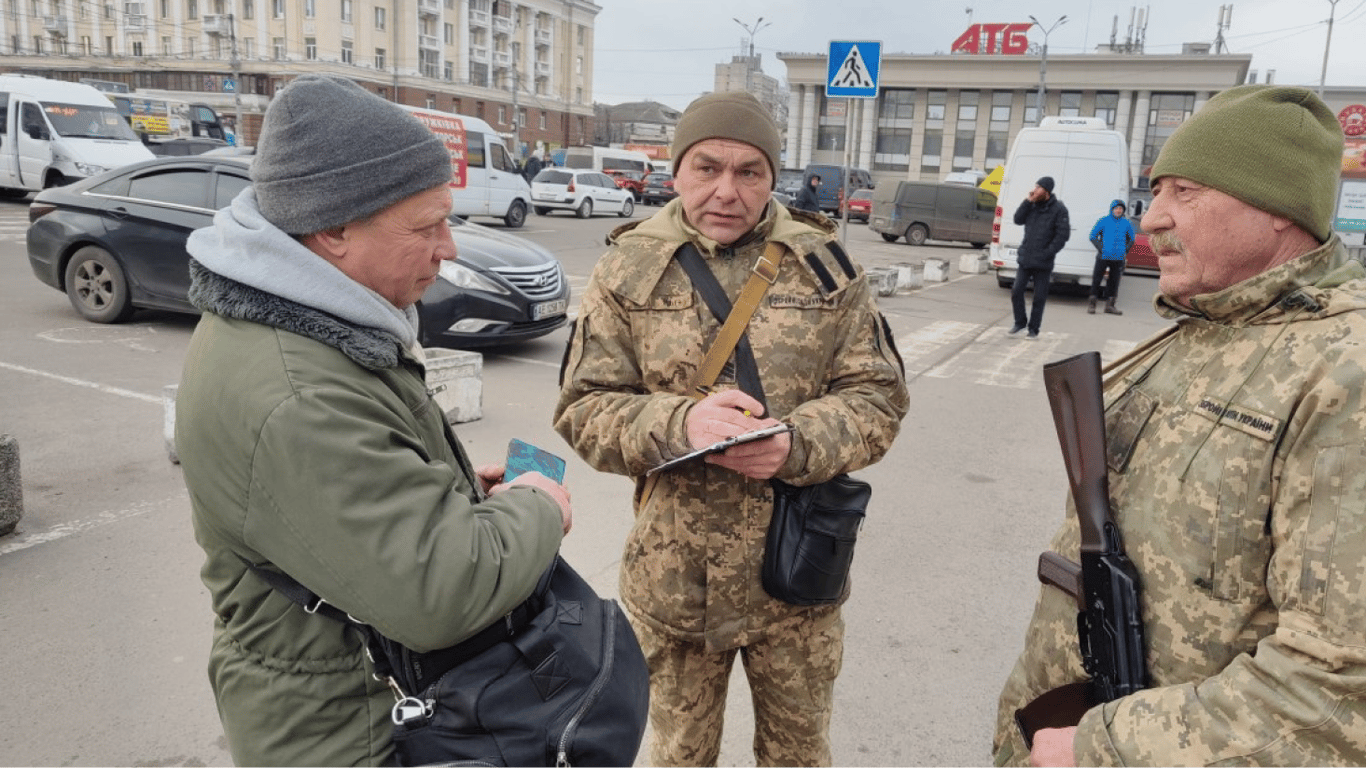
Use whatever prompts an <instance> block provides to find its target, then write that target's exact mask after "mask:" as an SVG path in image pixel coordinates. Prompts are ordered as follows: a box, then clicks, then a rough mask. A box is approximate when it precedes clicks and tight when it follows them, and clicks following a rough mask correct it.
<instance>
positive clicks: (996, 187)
mask: <svg viewBox="0 0 1366 768" xmlns="http://www.w3.org/2000/svg"><path fill="white" fill-rule="evenodd" d="M1005 175H1006V167H1005V166H1004V165H998V166H996V168H995V170H993V171H992V172H991V173H988V174H987V177H986V178H985V179H982V183H981V184H978V185H977V186H979V187H981V188H982V189H985V190H988V191H990V192H992V193H993V194H995V195H996V196H997V197H1000V196H1001V179H1003V178H1005Z"/></svg>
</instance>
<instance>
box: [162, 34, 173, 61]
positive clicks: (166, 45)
mask: <svg viewBox="0 0 1366 768" xmlns="http://www.w3.org/2000/svg"><path fill="white" fill-rule="evenodd" d="M171 53H172V51H171V37H170V35H162V37H161V55H162V56H170V55H171Z"/></svg>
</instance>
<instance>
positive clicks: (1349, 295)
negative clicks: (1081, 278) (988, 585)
mask: <svg viewBox="0 0 1366 768" xmlns="http://www.w3.org/2000/svg"><path fill="white" fill-rule="evenodd" d="M1191 304H1192V306H1193V307H1194V310H1193V311H1192V310H1184V309H1180V308H1178V307H1177V306H1175V305H1174V304H1171V303H1169V302H1167V301H1165V300H1164V299H1161V298H1159V299H1158V301H1157V306H1158V311H1159V312H1160V313H1162V314H1163V315H1164V316H1166V317H1170V318H1174V319H1176V320H1177V325H1176V326H1175V327H1174V328H1172V329H1170V330H1169V331H1167V332H1165V333H1162V334H1159V335H1158V336H1157V337H1155V338H1153V339H1152V340H1150V341H1148V342H1146V343H1145V344H1143V345H1141V346H1140V347H1139V348H1137V349H1135V350H1134V351H1133V352H1132V353H1130V354H1129V355H1127V356H1125V357H1124V358H1123V359H1121V360H1118V361H1116V362H1115V363H1114V364H1112V365H1111V366H1109V368H1108V369H1107V371H1106V374H1107V375H1106V383H1105V401H1106V427H1107V440H1108V446H1107V458H1108V461H1109V467H1110V495H1111V500H1112V502H1113V506H1114V513H1115V517H1116V520H1117V522H1118V523H1119V526H1120V528H1121V531H1122V534H1123V539H1124V543H1125V545H1126V548H1127V550H1128V553H1129V556H1130V557H1131V558H1132V559H1133V561H1134V564H1135V565H1136V566H1137V568H1138V572H1139V575H1140V579H1141V583H1142V589H1143V594H1142V610H1143V619H1144V630H1145V632H1146V636H1145V641H1146V645H1147V662H1148V669H1149V675H1150V678H1151V680H1150V684H1151V688H1149V689H1148V690H1144V691H1141V692H1139V693H1136V694H1133V695H1130V696H1126V697H1123V698H1121V699H1119V700H1117V701H1113V702H1110V703H1108V704H1105V705H1103V706H1098V707H1094V708H1092V709H1091V710H1090V711H1089V712H1087V713H1086V715H1085V716H1084V717H1083V718H1082V720H1081V723H1080V724H1079V725H1078V728H1077V732H1076V736H1075V742H1074V749H1075V754H1076V759H1077V764H1078V765H1214V764H1228V765H1243V764H1258V765H1332V764H1354V765H1362V764H1366V473H1363V472H1362V471H1361V468H1362V467H1363V466H1366V402H1363V385H1366V341H1363V340H1366V273H1364V272H1363V268H1362V265H1361V264H1360V263H1359V262H1356V261H1349V260H1347V258H1346V254H1345V251H1344V249H1343V247H1342V244H1341V243H1340V242H1339V241H1338V240H1337V238H1335V237H1334V238H1331V239H1330V240H1329V242H1328V244H1326V245H1324V246H1322V247H1320V248H1319V249H1317V250H1315V251H1313V252H1311V253H1309V254H1306V255H1303V256H1300V257H1299V258H1296V259H1293V260H1291V261H1290V262H1288V263H1286V264H1283V265H1281V266H1279V267H1276V268H1274V269H1271V270H1269V271H1267V272H1264V273H1262V274H1260V275H1258V276H1256V277H1253V278H1250V279H1248V280H1245V281H1243V282H1241V283H1238V284H1237V285H1234V286H1232V287H1230V288H1227V289H1225V290H1223V291H1219V292H1217V293H1212V294H1206V295H1202V296H1196V297H1194V298H1193V299H1192V300H1191ZM1052 546H1053V548H1054V549H1055V550H1056V551H1058V552H1061V553H1063V554H1066V555H1068V556H1070V557H1072V558H1077V556H1078V548H1079V538H1078V529H1077V518H1076V512H1075V507H1074V506H1072V504H1071V503H1070V502H1069V505H1068V517H1067V521H1066V523H1065V524H1064V526H1063V528H1062V530H1061V532H1059V534H1058V535H1057V537H1056V538H1055V539H1054V541H1053V545H1052ZM1075 622H1076V604H1075V603H1074V602H1073V601H1072V599H1071V598H1069V597H1067V596H1066V595H1064V594H1063V593H1062V592H1061V591H1060V590H1057V589H1055V588H1052V587H1044V588H1043V590H1042V592H1041V594H1040V596H1039V600H1038V603H1037V605H1036V607H1035V612H1034V617H1033V620H1032V621H1031V623H1030V626H1029V630H1028V635H1027V639H1026V644H1025V650H1024V652H1023V653H1022V654H1021V656H1020V658H1019V661H1018V662H1017V664H1016V666H1015V670H1014V672H1013V673H1012V675H1011V677H1010V679H1009V680H1008V682H1007V683H1006V687H1005V690H1004V691H1003V693H1002V695H1001V701H1000V712H999V715H998V718H997V726H996V736H995V741H994V749H995V750H996V762H997V764H998V765H1003V764H1021V765H1023V764H1026V763H1028V760H1029V753H1028V750H1027V749H1026V748H1025V746H1024V743H1023V740H1022V739H1021V737H1020V735H1019V733H1018V729H1017V728H1016V727H1015V726H1014V724H1013V722H1012V720H1011V718H1012V715H1013V713H1014V711H1015V710H1016V709H1017V708H1019V707H1021V706H1023V705H1024V704H1026V703H1027V702H1029V701H1031V700H1032V699H1033V698H1034V697H1035V696H1037V695H1039V694H1040V693H1043V692H1044V691H1046V690H1049V689H1052V688H1055V687H1057V686H1060V685H1063V684H1066V683H1071V682H1075V681H1078V680H1082V679H1085V674H1084V673H1083V672H1082V670H1081V666H1080V660H1079V657H1078V653H1077V633H1076V623H1075Z"/></svg>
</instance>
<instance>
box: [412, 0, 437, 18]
mask: <svg viewBox="0 0 1366 768" xmlns="http://www.w3.org/2000/svg"><path fill="white" fill-rule="evenodd" d="M417 12H418V13H419V14H420V15H423V16H440V15H441V0H417Z"/></svg>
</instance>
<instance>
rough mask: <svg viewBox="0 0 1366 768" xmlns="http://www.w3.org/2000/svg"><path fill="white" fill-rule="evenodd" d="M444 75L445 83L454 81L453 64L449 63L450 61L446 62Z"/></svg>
mask: <svg viewBox="0 0 1366 768" xmlns="http://www.w3.org/2000/svg"><path fill="white" fill-rule="evenodd" d="M445 74H446V77H445V80H446V82H448V83H449V82H452V81H454V80H455V62H451V61H448V62H446V68H445Z"/></svg>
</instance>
